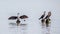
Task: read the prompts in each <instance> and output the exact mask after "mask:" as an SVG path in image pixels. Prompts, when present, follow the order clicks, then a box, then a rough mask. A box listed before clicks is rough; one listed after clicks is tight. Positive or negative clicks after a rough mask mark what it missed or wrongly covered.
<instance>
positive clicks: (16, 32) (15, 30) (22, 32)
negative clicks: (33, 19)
mask: <svg viewBox="0 0 60 34" xmlns="http://www.w3.org/2000/svg"><path fill="white" fill-rule="evenodd" d="M26 30H27V24H20V25H19V26H17V25H16V24H14V25H12V24H10V26H9V32H10V33H11V34H26Z"/></svg>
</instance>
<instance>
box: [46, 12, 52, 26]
mask: <svg viewBox="0 0 60 34" xmlns="http://www.w3.org/2000/svg"><path fill="white" fill-rule="evenodd" d="M50 16H51V12H48V15H47V16H46V17H45V19H46V22H45V23H46V27H48V26H49V23H50V21H51V19H50V18H49V17H50Z"/></svg>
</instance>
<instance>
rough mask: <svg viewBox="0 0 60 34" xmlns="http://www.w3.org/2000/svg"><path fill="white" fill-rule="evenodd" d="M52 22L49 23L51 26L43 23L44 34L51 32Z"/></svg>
mask: <svg viewBox="0 0 60 34" xmlns="http://www.w3.org/2000/svg"><path fill="white" fill-rule="evenodd" d="M50 25H51V24H49V26H48V27H47V26H46V24H44V23H43V24H42V34H50V27H51V26H50Z"/></svg>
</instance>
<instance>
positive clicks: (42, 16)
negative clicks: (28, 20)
mask: <svg viewBox="0 0 60 34" xmlns="http://www.w3.org/2000/svg"><path fill="white" fill-rule="evenodd" d="M45 13H46V11H44V14H43V15H42V16H41V17H40V18H39V20H40V19H43V18H44V16H45Z"/></svg>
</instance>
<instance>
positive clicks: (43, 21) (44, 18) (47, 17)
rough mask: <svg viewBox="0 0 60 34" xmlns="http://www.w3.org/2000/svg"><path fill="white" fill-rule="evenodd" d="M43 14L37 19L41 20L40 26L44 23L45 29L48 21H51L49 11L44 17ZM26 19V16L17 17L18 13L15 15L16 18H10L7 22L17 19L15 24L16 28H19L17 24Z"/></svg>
mask: <svg viewBox="0 0 60 34" xmlns="http://www.w3.org/2000/svg"><path fill="white" fill-rule="evenodd" d="M45 13H46V11H44V13H43V15H42V16H41V17H40V18H39V20H40V19H41V23H42V25H43V24H44V23H45V24H46V27H48V26H49V23H50V22H49V21H50V20H51V19H50V16H51V11H49V12H48V14H47V15H46V17H45ZM26 18H28V16H26V15H22V16H19V13H17V16H11V17H9V18H8V20H15V19H17V21H16V23H17V26H19V24H20V22H21V21H20V19H26ZM24 21H25V20H24Z"/></svg>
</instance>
